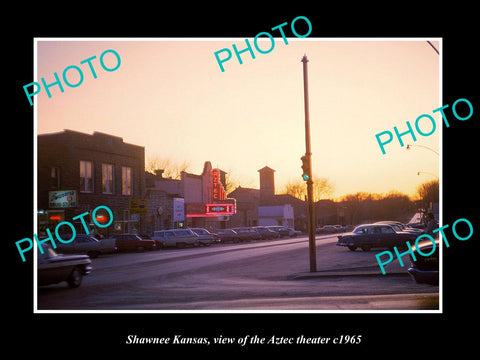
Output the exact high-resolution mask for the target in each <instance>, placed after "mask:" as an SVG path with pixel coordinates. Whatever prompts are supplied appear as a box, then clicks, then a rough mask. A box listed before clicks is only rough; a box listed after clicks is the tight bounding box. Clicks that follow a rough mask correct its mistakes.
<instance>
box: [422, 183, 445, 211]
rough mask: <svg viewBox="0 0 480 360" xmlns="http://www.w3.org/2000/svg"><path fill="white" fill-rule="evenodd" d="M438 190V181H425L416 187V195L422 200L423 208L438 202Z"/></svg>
mask: <svg viewBox="0 0 480 360" xmlns="http://www.w3.org/2000/svg"><path fill="white" fill-rule="evenodd" d="M439 189H440V183H439V181H438V180H432V181H427V182H424V183H423V184H420V186H418V188H417V195H418V197H419V198H420V199H422V201H423V203H424V204H425V207H428V206H429V204H430V203H437V202H438V201H439V198H440V196H439Z"/></svg>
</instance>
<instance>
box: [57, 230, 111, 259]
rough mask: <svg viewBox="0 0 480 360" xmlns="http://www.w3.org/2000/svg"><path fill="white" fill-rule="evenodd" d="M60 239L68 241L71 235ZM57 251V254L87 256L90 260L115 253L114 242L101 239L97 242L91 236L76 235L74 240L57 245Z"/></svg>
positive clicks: (63, 235)
mask: <svg viewBox="0 0 480 360" xmlns="http://www.w3.org/2000/svg"><path fill="white" fill-rule="evenodd" d="M60 237H61V238H62V239H63V240H65V241H67V240H70V239H71V238H72V237H73V235H72V234H62V235H60ZM57 251H58V252H59V253H64V254H66V253H70V254H87V255H88V256H90V257H91V258H96V257H98V256H99V255H104V254H111V253H114V252H116V251H117V247H116V245H115V240H113V239H102V240H98V239H96V238H94V237H93V236H92V235H87V234H76V236H75V239H73V240H72V241H69V242H68V243H66V244H65V243H62V242H58V243H57Z"/></svg>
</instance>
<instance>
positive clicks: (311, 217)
mask: <svg viewBox="0 0 480 360" xmlns="http://www.w3.org/2000/svg"><path fill="white" fill-rule="evenodd" d="M302 63H303V93H304V101H305V157H304V158H302V160H304V174H303V179H304V180H305V181H306V182H307V218H308V247H309V252H310V272H315V271H317V254H316V244H315V214H314V207H313V179H312V150H311V147H310V114H309V107H308V65H307V63H308V59H307V55H304V56H303V58H302Z"/></svg>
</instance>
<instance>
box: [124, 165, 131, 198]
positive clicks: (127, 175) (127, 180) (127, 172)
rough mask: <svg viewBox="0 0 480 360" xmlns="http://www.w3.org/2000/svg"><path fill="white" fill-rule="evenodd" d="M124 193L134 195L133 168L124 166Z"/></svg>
mask: <svg viewBox="0 0 480 360" xmlns="http://www.w3.org/2000/svg"><path fill="white" fill-rule="evenodd" d="M122 195H132V168H131V167H128V166H122Z"/></svg>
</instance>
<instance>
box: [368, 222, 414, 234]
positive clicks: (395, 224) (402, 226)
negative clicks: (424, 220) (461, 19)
mask: <svg viewBox="0 0 480 360" xmlns="http://www.w3.org/2000/svg"><path fill="white" fill-rule="evenodd" d="M375 224H380V225H390V226H392V227H393V228H394V229H395V231H405V232H411V233H415V234H417V236H418V235H420V234H423V230H420V229H417V228H410V227H407V226H406V225H405V224H403V223H401V222H399V221H377V222H376V223H375Z"/></svg>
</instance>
